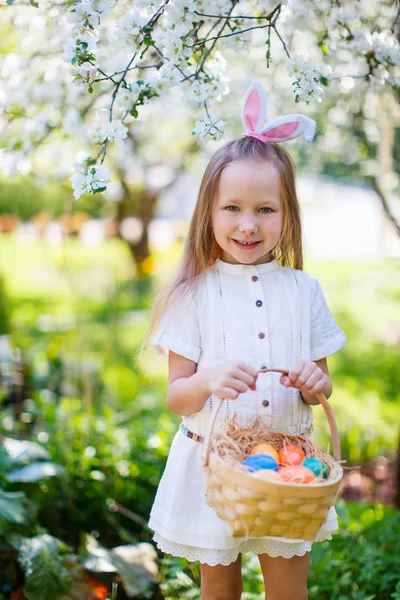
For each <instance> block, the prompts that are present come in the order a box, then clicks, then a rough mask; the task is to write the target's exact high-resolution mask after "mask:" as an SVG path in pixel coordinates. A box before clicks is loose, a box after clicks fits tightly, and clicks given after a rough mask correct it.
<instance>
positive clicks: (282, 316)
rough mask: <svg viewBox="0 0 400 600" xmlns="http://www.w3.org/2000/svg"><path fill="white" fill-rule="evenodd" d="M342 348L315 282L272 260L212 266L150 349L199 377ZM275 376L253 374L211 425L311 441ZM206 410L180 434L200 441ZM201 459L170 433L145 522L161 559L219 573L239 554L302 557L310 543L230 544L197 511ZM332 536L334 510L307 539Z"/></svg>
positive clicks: (221, 526) (305, 419) (297, 404)
mask: <svg viewBox="0 0 400 600" xmlns="http://www.w3.org/2000/svg"><path fill="white" fill-rule="evenodd" d="M345 341H346V340H345V336H344V334H343V332H342V331H341V329H340V328H339V327H338V326H337V325H336V324H335V321H334V319H333V317H332V314H331V312H330V310H329V308H328V306H327V303H326V301H325V298H324V295H323V292H322V289H321V287H320V285H319V283H318V281H317V280H316V279H315V278H314V277H312V276H310V275H308V274H307V273H305V272H304V271H299V270H295V269H291V268H289V267H280V266H279V265H278V263H277V261H272V262H269V263H264V264H261V265H241V264H235V265H232V264H229V263H225V262H223V261H221V260H220V259H218V260H217V261H216V262H215V264H214V265H212V266H211V267H209V268H208V269H207V270H206V272H205V273H204V274H203V275H201V276H199V277H198V278H197V279H196V285H195V287H194V290H193V292H192V293H188V294H186V295H185V296H184V297H181V298H179V299H178V300H177V301H176V302H175V303H174V304H173V305H172V306H171V307H170V308H169V309H168V311H167V313H166V314H165V315H164V317H163V319H162V321H161V323H160V326H159V328H158V330H157V332H156V334H155V336H154V338H153V339H152V344H153V345H154V346H156V347H157V348H163V349H164V350H167V351H168V350H171V351H173V352H175V353H177V354H180V355H182V356H184V357H186V358H188V359H190V360H193V361H194V362H196V363H197V370H198V371H199V370H201V369H205V368H207V367H209V366H211V365H216V364H221V363H226V362H230V361H234V360H241V361H244V362H246V363H248V364H250V365H252V366H254V367H256V368H257V369H261V367H263V366H265V365H266V366H268V367H279V368H283V369H289V368H290V367H291V365H293V363H295V362H296V361H297V360H299V359H303V360H313V361H316V360H319V359H321V358H325V357H327V356H329V355H330V354H333V353H335V352H337V351H338V350H340V349H341V348H342V347H343V346H344V345H345ZM279 377H280V375H279V374H278V373H264V374H260V375H259V377H258V380H257V386H256V387H257V389H256V390H255V391H252V390H248V391H247V392H245V393H243V394H240V395H239V396H238V398H237V399H236V400H234V401H231V400H227V401H225V402H224V404H223V407H222V409H221V410H220V412H219V414H218V423H217V425H216V426H217V427H221V426H223V425H224V423H225V422H226V421H227V420H229V419H230V418H231V417H232V415H233V414H234V413H235V415H236V418H237V420H238V421H239V422H241V423H243V424H244V423H247V422H248V421H249V420H250V419H252V418H254V417H259V418H260V419H261V420H262V422H263V423H264V425H265V426H266V427H267V428H268V429H270V430H273V431H282V432H284V433H288V434H305V435H308V434H310V432H311V428H312V408H311V406H309V405H308V404H306V403H305V402H304V401H303V399H302V397H301V395H300V393H299V392H298V390H295V389H293V388H285V387H284V386H282V385H281V384H280V383H279ZM215 402H216V398H215V397H214V396H210V398H209V399H208V400H207V401H206V402H205V404H204V405H203V407H202V408H201V410H199V411H198V412H197V413H194V414H192V415H189V416H184V417H182V423H183V425H184V427H185V428H187V430H189V431H191V432H192V433H195V434H198V435H204V434H205V432H206V431H207V426H208V423H209V420H210V417H211V415H212V412H213V410H214V407H215ZM202 453H203V444H200V443H198V442H195V441H194V440H193V439H190V438H188V437H187V436H185V435H184V434H183V433H182V432H181V431H178V432H177V433H176V435H175V438H174V440H173V442H172V446H171V450H170V454H169V457H168V461H167V465H166V468H165V471H164V474H163V476H162V479H161V481H160V484H159V487H158V490H157V494H156V498H155V501H154V504H153V508H152V510H151V515H150V521H149V527H150V528H151V529H153V530H154V532H155V534H154V540H155V541H156V543H157V545H158V547H159V548H160V549H161V550H162V551H164V552H167V553H169V554H172V555H174V556H182V557H184V558H187V559H188V560H190V561H197V560H199V561H200V562H202V563H207V564H210V565H216V564H225V565H227V564H230V563H231V562H233V561H235V560H236V558H237V556H238V554H239V553H243V552H246V551H248V550H253V551H255V552H257V553H263V552H266V553H267V554H269V555H270V556H284V557H286V558H290V557H292V556H295V555H303V554H305V553H306V552H308V551H310V550H311V546H312V542H309V541H304V540H287V539H283V538H278V537H270V536H268V537H263V538H233V537H232V536H231V535H230V532H229V526H228V525H227V524H226V523H225V522H224V521H223V520H222V519H220V518H219V517H218V516H217V514H216V513H215V512H214V510H213V509H212V508H211V507H209V506H208V505H207V504H206V499H205V493H206V490H205V475H204V467H203V465H202ZM335 529H337V519H336V512H335V509H334V508H331V509H330V511H329V514H328V517H327V521H326V522H325V523H324V525H322V527H321V529H320V532H319V533H318V535H317V537H316V541H322V540H324V539H330V537H331V531H333V530H335Z"/></svg>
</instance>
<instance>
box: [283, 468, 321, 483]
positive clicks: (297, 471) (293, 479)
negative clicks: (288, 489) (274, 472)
mask: <svg viewBox="0 0 400 600" xmlns="http://www.w3.org/2000/svg"><path fill="white" fill-rule="evenodd" d="M278 475H280V476H281V477H282V479H283V481H288V482H289V483H310V481H313V479H315V475H314V473H313V472H312V471H311V469H307V467H302V466H297V467H282V468H281V469H279V471H278Z"/></svg>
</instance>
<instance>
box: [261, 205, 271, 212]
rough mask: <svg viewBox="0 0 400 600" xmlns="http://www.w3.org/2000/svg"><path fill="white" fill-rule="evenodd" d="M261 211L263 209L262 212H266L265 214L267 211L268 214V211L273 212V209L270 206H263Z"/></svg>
mask: <svg viewBox="0 0 400 600" xmlns="http://www.w3.org/2000/svg"><path fill="white" fill-rule="evenodd" d="M260 211H261V212H262V213H264V214H265V213H267V214H268V213H270V212H272V209H271V208H269V206H263V207H262V208H260Z"/></svg>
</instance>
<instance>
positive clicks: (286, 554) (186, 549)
mask: <svg viewBox="0 0 400 600" xmlns="http://www.w3.org/2000/svg"><path fill="white" fill-rule="evenodd" d="M318 538H320V539H318ZM326 539H328V540H330V539H332V536H331V535H330V534H327V535H325V536H322V535H320V536H317V538H316V540H315V541H323V540H326ZM153 540H154V541H155V542H156V544H157V547H158V548H159V550H161V551H162V552H165V553H166V554H171V555H172V556H179V557H181V558H186V559H187V560H188V561H189V562H197V561H199V562H201V563H206V564H208V565H210V566H211V567H215V566H216V565H224V566H227V565H230V564H231V563H233V562H235V560H236V559H237V557H238V555H239V554H240V553H244V552H250V551H251V552H255V553H256V554H268V556H271V557H273V558H277V557H278V556H280V557H282V558H293V556H304V554H306V552H310V551H311V548H312V545H313V542H306V541H302V542H298V543H293V542H291V543H287V542H280V541H278V540H273V539H266V538H260V539H256V538H252V539H249V540H247V541H245V542H242V543H241V544H240V545H239V546H237V547H236V548H232V549H229V550H214V549H211V548H198V547H196V546H188V545H186V544H178V543H176V542H171V541H170V540H167V539H165V538H164V537H162V536H161V535H159V534H158V533H155V534H154V536H153Z"/></svg>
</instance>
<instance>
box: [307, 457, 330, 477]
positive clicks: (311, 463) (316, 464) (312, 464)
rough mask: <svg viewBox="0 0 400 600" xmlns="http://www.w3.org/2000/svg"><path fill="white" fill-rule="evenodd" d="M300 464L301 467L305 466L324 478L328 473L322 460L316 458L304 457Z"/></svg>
mask: <svg viewBox="0 0 400 600" xmlns="http://www.w3.org/2000/svg"><path fill="white" fill-rule="evenodd" d="M301 464H302V465H303V467H307V469H310V471H312V472H313V473H314V475H316V476H317V477H321V476H322V477H323V478H325V477H326V476H327V475H328V471H327V469H326V465H325V464H324V463H323V462H322V460H319V459H318V458H306V459H305V460H303V462H302V463H301Z"/></svg>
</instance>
